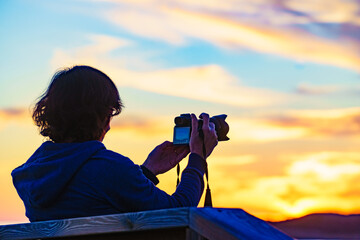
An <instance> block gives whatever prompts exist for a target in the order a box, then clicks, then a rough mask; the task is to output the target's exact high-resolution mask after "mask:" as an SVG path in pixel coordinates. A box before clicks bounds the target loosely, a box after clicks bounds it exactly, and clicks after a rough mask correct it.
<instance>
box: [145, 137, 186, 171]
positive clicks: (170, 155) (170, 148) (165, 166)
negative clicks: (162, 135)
mask: <svg viewBox="0 0 360 240" xmlns="http://www.w3.org/2000/svg"><path fill="white" fill-rule="evenodd" d="M189 152H190V150H189V146H186V145H174V144H173V143H172V142H169V141H166V142H163V143H162V144H160V145H159V146H157V147H156V148H154V150H152V151H151V153H150V154H149V156H148V157H147V159H146V160H145V162H144V163H143V166H144V167H146V168H147V169H149V170H150V171H151V172H152V173H153V174H155V175H158V174H161V173H165V172H167V171H169V170H170V169H172V168H173V167H175V166H176V165H177V164H178V163H179V162H180V161H181V160H182V159H184V158H185V157H186V156H187V155H188V154H189Z"/></svg>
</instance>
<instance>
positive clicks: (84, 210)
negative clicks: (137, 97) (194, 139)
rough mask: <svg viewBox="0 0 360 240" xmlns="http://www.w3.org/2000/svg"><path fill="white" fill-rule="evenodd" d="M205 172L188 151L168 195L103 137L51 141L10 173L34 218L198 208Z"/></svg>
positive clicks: (144, 170) (32, 218) (142, 169)
mask: <svg viewBox="0 0 360 240" xmlns="http://www.w3.org/2000/svg"><path fill="white" fill-rule="evenodd" d="M204 170H205V166H204V160H203V159H202V158H201V157H200V156H199V155H196V154H190V156H189V162H188V165H187V167H186V168H185V169H184V171H183V173H182V177H181V182H180V184H179V186H178V187H177V189H176V191H175V193H174V194H172V195H168V194H167V193H165V192H164V191H162V190H160V189H159V188H157V187H156V186H155V184H154V183H153V182H152V181H151V180H149V179H152V180H153V181H154V182H155V181H156V180H157V179H156V177H155V176H154V175H152V174H151V172H149V171H148V170H146V169H144V168H141V167H140V166H138V165H136V164H134V163H133V162H132V161H131V160H130V159H129V158H127V157H124V156H122V155H120V154H118V153H115V152H113V151H110V150H107V149H106V148H105V146H104V145H103V144H102V143H101V142H99V141H89V142H83V143H53V142H50V141H48V142H45V143H43V144H42V145H41V146H40V147H39V148H38V149H37V150H36V151H35V153H34V154H33V155H32V156H31V157H30V159H29V160H28V161H27V162H26V163H24V164H23V165H21V166H20V167H17V168H16V169H14V170H13V172H12V173H11V175H12V177H13V183H14V186H15V188H16V190H17V192H18V194H19V196H20V198H21V199H22V200H23V202H24V205H25V208H26V216H27V217H28V218H29V220H30V221H31V222H33V221H42V220H50V219H62V218H73V217H84V216H93V215H105V214H114V213H123V212H133V211H143V210H153V209H163V208H173V207H185V206H197V204H198V203H199V200H200V197H201V195H202V192H203V189H204V181H203V175H204ZM146 176H147V177H146Z"/></svg>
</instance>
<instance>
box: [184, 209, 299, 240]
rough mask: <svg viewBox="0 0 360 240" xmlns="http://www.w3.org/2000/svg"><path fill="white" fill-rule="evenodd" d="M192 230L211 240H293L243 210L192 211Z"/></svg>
mask: <svg viewBox="0 0 360 240" xmlns="http://www.w3.org/2000/svg"><path fill="white" fill-rule="evenodd" d="M190 228H191V229H193V230H194V231H196V232H198V233H199V234H200V235H202V236H203V237H205V238H207V239H211V240H222V239H229V240H235V239H246V240H260V239H261V240H291V239H292V238H291V237H289V236H287V235H286V234H284V233H282V232H280V231H279V230H277V229H275V228H274V227H272V226H270V225H269V224H268V223H266V222H265V221H263V220H261V219H259V218H256V217H254V216H252V215H250V214H248V213H247V212H245V211H244V210H241V209H221V208H197V209H190Z"/></svg>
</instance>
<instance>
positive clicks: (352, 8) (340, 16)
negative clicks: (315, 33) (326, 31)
mask: <svg viewBox="0 0 360 240" xmlns="http://www.w3.org/2000/svg"><path fill="white" fill-rule="evenodd" d="M284 6H286V7H287V8H288V9H290V10H293V11H297V12H302V13H303V14H306V15H307V16H308V17H309V18H311V19H313V21H316V22H322V23H351V24H354V25H359V26H360V16H359V12H360V6H359V1H357V0H347V1H343V0H306V1H296V0H289V1H285V2H284ZM324 6H326V7H324Z"/></svg>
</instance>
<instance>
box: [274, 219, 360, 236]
mask: <svg viewBox="0 0 360 240" xmlns="http://www.w3.org/2000/svg"><path fill="white" fill-rule="evenodd" d="M269 223H270V224H271V225H273V226H274V227H276V228H277V229H279V230H281V231H283V232H284V233H286V234H288V235H290V236H292V237H294V238H299V239H304V238H305V239H360V214H354V215H339V214H333V213H315V214H310V215H307V216H304V217H301V218H297V219H291V220H286V221H282V222H269Z"/></svg>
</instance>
